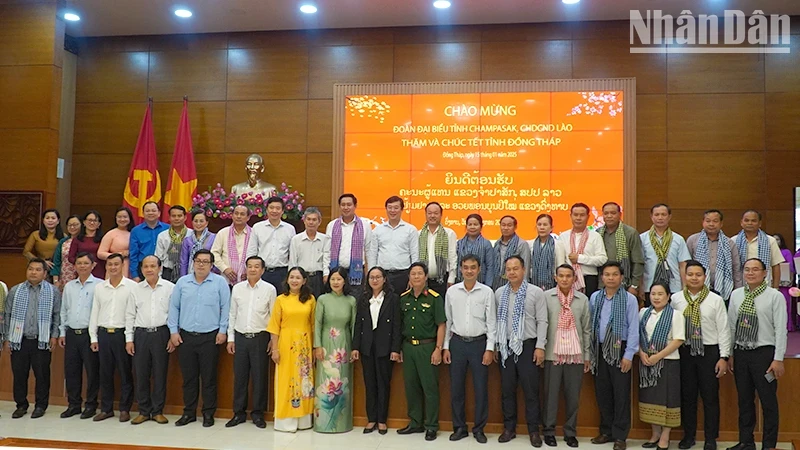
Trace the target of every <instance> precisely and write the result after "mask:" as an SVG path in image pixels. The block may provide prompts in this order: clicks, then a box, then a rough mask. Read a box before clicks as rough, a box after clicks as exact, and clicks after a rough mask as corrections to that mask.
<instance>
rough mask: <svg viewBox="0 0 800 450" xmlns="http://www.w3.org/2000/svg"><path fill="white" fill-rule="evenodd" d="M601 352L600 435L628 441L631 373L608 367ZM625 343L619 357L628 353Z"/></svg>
mask: <svg viewBox="0 0 800 450" xmlns="http://www.w3.org/2000/svg"><path fill="white" fill-rule="evenodd" d="M600 345H601V352H600V353H599V354H598V355H597V373H596V374H595V377H594V386H595V387H594V391H595V397H596V399H597V406H598V408H599V409H600V434H604V435H607V436H611V437H612V438H614V440H615V441H624V440H627V439H628V432H630V430H631V372H632V371H633V369H631V370H629V371H628V373H622V371H621V370H620V368H619V367H614V366H611V365H609V364H608V363H607V362H606V360H605V358H603V355H602V344H600ZM625 347H626V342H625V341H622V348H621V349H620V355H621V356H620V357H622V355H624V354H625Z"/></svg>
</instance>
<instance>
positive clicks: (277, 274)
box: [261, 267, 289, 292]
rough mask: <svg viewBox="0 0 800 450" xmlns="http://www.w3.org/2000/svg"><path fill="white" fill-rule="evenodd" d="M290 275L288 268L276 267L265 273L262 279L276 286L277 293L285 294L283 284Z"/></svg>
mask: <svg viewBox="0 0 800 450" xmlns="http://www.w3.org/2000/svg"><path fill="white" fill-rule="evenodd" d="M288 273H289V268H288V267H274V268H270V269H267V270H266V271H264V274H263V275H261V279H262V280H264V281H266V282H267V283H269V284H271V285H272V286H274V287H275V290H276V291H278V292H283V283H284V282H285V281H286V276H287V275H288Z"/></svg>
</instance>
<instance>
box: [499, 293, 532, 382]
mask: <svg viewBox="0 0 800 450" xmlns="http://www.w3.org/2000/svg"><path fill="white" fill-rule="evenodd" d="M502 289H503V291H502V293H501V294H500V304H499V305H497V342H498V346H499V347H500V356H501V358H500V360H501V364H503V367H505V366H506V358H508V350H509V348H510V349H511V351H512V352H513V353H514V362H517V360H518V359H519V355H521V354H522V341H523V336H524V334H525V317H524V315H525V296H526V295H527V293H528V283H526V282H524V281H523V282H522V284H521V285H520V287H519V289H518V290H517V294H516V296H515V297H514V311H513V312H512V316H511V339H507V336H508V334H507V333H508V301H509V300H510V298H511V284H507V285H505V286H504V287H503V288H502Z"/></svg>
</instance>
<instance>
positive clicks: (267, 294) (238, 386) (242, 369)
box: [225, 256, 277, 428]
mask: <svg viewBox="0 0 800 450" xmlns="http://www.w3.org/2000/svg"><path fill="white" fill-rule="evenodd" d="M263 273H264V260H263V259H261V258H260V257H258V256H251V257H249V258H247V280H245V281H242V282H241V283H238V284H236V286H234V287H233V291H232V292H231V310H230V314H229V316H228V317H229V319H228V324H229V325H228V353H230V354H231V355H233V418H232V419H231V420H229V421H228V423H226V424H225V426H226V427H228V428H230V427H235V426H236V425H239V424H240V423H243V422H244V421H245V420H247V388H248V385H249V381H250V376H251V375H252V378H253V410H252V411H251V412H250V417H251V418H252V419H253V424H254V425H255V426H257V427H258V428H265V427H266V426H267V423H266V422H265V421H264V412H265V411H266V410H267V380H268V379H269V361H268V359H269V355H267V346H268V345H269V333H267V331H266V330H267V323H269V316H270V313H271V312H272V305H273V304H275V298H276V296H277V291H276V290H275V287H273V286H272V285H271V284H269V283H267V282H265V281H263V280H262V279H261V275H262V274H263Z"/></svg>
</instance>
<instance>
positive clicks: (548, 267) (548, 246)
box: [531, 236, 556, 290]
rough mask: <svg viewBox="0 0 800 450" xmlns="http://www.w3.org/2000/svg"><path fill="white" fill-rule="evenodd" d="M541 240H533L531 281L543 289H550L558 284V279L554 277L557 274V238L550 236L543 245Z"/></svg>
mask: <svg viewBox="0 0 800 450" xmlns="http://www.w3.org/2000/svg"><path fill="white" fill-rule="evenodd" d="M540 242H541V241H539V239H538V238H537V239H536V240H535V241H534V242H533V249H532V250H531V269H532V276H531V282H532V283H533V284H535V285H536V286H539V287H540V288H542V289H543V290H548V289H552V288H554V287H555V285H556V281H555V279H554V278H553V275H554V274H555V269H554V267H553V265H555V261H556V259H555V248H556V240H555V239H553V236H548V237H547V241H545V243H544V245H541V243H540Z"/></svg>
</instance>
